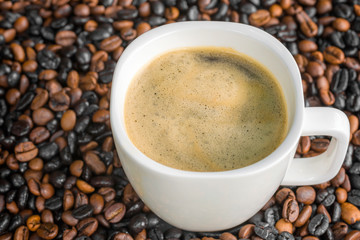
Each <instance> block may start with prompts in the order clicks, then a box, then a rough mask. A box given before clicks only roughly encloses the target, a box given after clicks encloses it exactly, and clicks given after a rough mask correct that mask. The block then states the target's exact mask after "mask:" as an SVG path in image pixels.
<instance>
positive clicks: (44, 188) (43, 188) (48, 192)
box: [40, 183, 55, 199]
mask: <svg viewBox="0 0 360 240" xmlns="http://www.w3.org/2000/svg"><path fill="white" fill-rule="evenodd" d="M40 194H41V196H42V197H43V198H44V199H49V198H51V197H52V196H54V194H55V189H54V187H53V186H52V185H51V184H50V183H42V184H41V185H40Z"/></svg>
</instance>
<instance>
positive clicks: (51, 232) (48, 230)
mask: <svg viewBox="0 0 360 240" xmlns="http://www.w3.org/2000/svg"><path fill="white" fill-rule="evenodd" d="M58 231H59V228H58V226H57V225H56V224H53V223H43V224H41V225H40V227H39V228H38V229H37V230H36V233H37V235H38V236H39V237H41V238H43V239H54V238H55V237H56V236H57V234H58Z"/></svg>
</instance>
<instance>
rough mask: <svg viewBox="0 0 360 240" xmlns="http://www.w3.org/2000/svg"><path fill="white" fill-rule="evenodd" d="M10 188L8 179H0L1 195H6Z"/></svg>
mask: <svg viewBox="0 0 360 240" xmlns="http://www.w3.org/2000/svg"><path fill="white" fill-rule="evenodd" d="M10 188H11V184H10V183H9V182H8V181H7V180H6V179H0V193H6V192H8V191H9V190H10Z"/></svg>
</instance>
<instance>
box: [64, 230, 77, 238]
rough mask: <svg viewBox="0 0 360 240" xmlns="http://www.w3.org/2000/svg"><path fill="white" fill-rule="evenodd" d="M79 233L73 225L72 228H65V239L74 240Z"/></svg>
mask: <svg viewBox="0 0 360 240" xmlns="http://www.w3.org/2000/svg"><path fill="white" fill-rule="evenodd" d="M76 235H77V230H76V228H75V227H72V228H71V229H69V228H68V229H65V231H64V233H63V240H73V239H74V238H75V237H76Z"/></svg>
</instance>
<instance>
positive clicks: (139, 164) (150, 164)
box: [111, 22, 304, 231]
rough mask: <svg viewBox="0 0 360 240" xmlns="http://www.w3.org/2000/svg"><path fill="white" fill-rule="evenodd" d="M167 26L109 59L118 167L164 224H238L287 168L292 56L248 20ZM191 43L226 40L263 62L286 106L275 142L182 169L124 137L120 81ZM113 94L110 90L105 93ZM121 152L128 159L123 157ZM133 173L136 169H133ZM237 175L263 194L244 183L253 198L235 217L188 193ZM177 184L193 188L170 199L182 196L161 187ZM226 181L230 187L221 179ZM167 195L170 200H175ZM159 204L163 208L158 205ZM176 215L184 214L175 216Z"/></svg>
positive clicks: (296, 126)
mask: <svg viewBox="0 0 360 240" xmlns="http://www.w3.org/2000/svg"><path fill="white" fill-rule="evenodd" d="M171 25H174V24H169V25H165V26H162V27H159V28H156V29H153V30H151V31H150V32H147V33H145V34H143V35H142V36H140V37H138V38H137V39H136V40H134V41H133V42H132V43H131V44H130V45H129V46H128V47H127V48H126V50H125V51H124V53H123V55H122V56H121V58H120V60H119V62H118V63H117V64H118V65H117V67H116V69H115V72H114V80H113V83H112V93H111V95H112V96H111V123H112V129H113V133H114V139H115V144H116V147H117V151H118V153H119V156H120V159H121V160H122V164H123V168H124V170H125V172H126V174H127V176H128V177H129V180H130V182H131V183H132V185H133V187H134V188H135V190H136V192H137V193H138V194H139V196H140V197H141V198H142V200H143V201H144V202H145V204H147V205H148V206H149V207H150V208H151V209H152V210H153V211H154V212H155V213H156V214H158V215H159V216H160V217H161V218H163V219H164V220H166V221H168V222H169V223H170V224H173V225H175V226H177V227H179V228H183V229H186V230H196V231H209V230H220V229H225V228H228V227H232V226H234V225H235V224H234V223H235V222H237V223H238V224H239V223H241V222H243V221H245V220H246V219H248V218H249V217H251V216H252V214H254V213H256V211H258V210H259V209H260V208H261V207H262V206H263V204H265V203H266V201H267V200H268V199H270V197H271V196H272V194H273V193H274V192H275V191H276V189H277V187H278V186H279V185H280V183H281V180H282V178H283V177H284V174H285V171H286V168H287V164H286V163H285V162H286V161H287V160H284V159H285V158H286V157H284V155H287V157H288V158H290V156H291V157H292V156H293V154H294V152H295V148H296V144H297V142H298V140H299V136H300V132H301V128H302V118H303V109H304V103H303V93H302V85H301V77H300V73H299V70H298V68H297V64H296V62H295V61H294V59H293V57H292V55H291V54H290V53H289V52H288V50H287V49H286V48H285V47H284V46H283V45H282V43H281V42H279V41H278V40H276V39H275V38H274V37H272V36H271V35H270V34H268V33H266V32H264V31H262V30H259V29H256V28H254V27H251V26H247V25H243V24H238V23H224V22H185V23H175V25H176V27H172V26H171ZM175 25H174V26H175ZM196 46H202V47H206V46H209V47H210V46H218V47H230V48H232V49H234V50H236V51H239V52H241V53H244V54H246V55H248V56H250V57H252V58H254V59H256V60H257V61H258V62H260V63H261V64H263V65H264V66H265V67H266V68H267V69H269V70H270V71H271V72H272V73H273V74H274V76H275V78H276V79H277V80H278V82H279V83H280V85H281V88H282V91H283V93H284V96H285V100H286V105H287V111H288V129H287V135H286V138H285V139H284V141H283V142H282V144H281V145H280V146H279V147H278V148H277V149H276V150H275V151H274V152H273V153H271V154H270V155H269V156H268V157H266V158H265V159H263V160H261V161H259V162H257V163H255V164H252V165H250V166H247V167H245V168H241V169H235V170H229V171H224V172H189V171H182V170H177V169H173V168H169V167H166V166H164V165H161V164H159V163H157V162H155V161H153V160H151V159H149V158H147V157H146V156H145V155H144V154H142V153H141V152H140V151H139V150H138V149H137V148H136V147H135V146H134V145H133V144H132V143H131V141H130V139H129V137H128V136H127V134H126V129H125V122H124V103H125V96H126V92H127V88H128V86H129V84H130V82H131V81H132V80H133V78H134V76H135V74H136V73H137V72H138V71H139V70H140V69H141V68H142V67H143V66H144V65H146V64H147V63H149V62H150V61H151V60H153V59H154V58H155V57H157V56H159V55H161V54H163V53H166V52H168V51H170V50H174V49H178V48H183V47H196ZM114 94H115V95H116V96H113V95H114ZM115 108H116V110H115ZM128 159H131V160H129V161H128ZM123 161H124V162H123ZM279 166H281V167H279ZM271 167H273V168H280V170H279V174H278V175H281V174H283V175H282V176H271V174H274V175H276V174H277V173H276V172H273V173H271V170H269V168H271ZM265 168H266V169H267V170H266V171H267V172H269V174H267V175H266V174H265V175H266V176H264V177H263V178H264V179H263V180H264V183H262V182H261V181H260V180H258V178H259V176H260V173H259V172H261V171H262V170H261V169H265ZM134 169H138V173H136V172H134ZM139 173H140V174H141V175H143V176H138V175H139ZM154 173H155V174H154ZM251 174H252V175H253V176H252V178H248V177H247V176H248V175H251ZM171 175H176V177H177V179H171V180H168V179H167V178H168V177H169V176H171ZM240 175H242V176H241V177H243V179H245V178H246V179H250V181H253V182H254V183H252V184H257V185H261V184H262V185H264V186H262V188H263V189H266V190H261V191H262V192H263V193H262V194H261V196H258V197H255V196H257V195H259V193H256V189H249V190H248V193H247V194H249V198H253V199H254V200H252V201H248V202H244V203H243V204H251V203H252V204H253V205H256V206H252V207H251V208H252V209H251V210H250V209H245V208H244V209H242V208H241V207H239V208H237V209H234V210H235V211H236V210H240V209H241V211H243V212H242V213H241V214H238V215H241V217H239V216H237V215H236V214H232V213H231V211H234V210H228V209H226V206H223V209H219V210H218V211H214V212H213V213H211V214H210V213H208V212H209V209H211V208H213V203H206V202H203V203H202V202H201V200H195V198H202V197H204V198H207V197H208V195H207V192H208V191H211V190H210V188H211V186H209V190H207V189H206V190H204V192H203V193H196V191H197V192H198V191H199V189H203V188H204V186H206V184H207V185H211V184H212V181H214V182H213V185H214V188H215V189H220V188H221V186H222V185H221V184H220V183H219V185H218V186H217V184H218V183H217V182H216V181H217V180H219V179H221V178H227V179H229V178H231V177H232V176H236V178H238V176H240ZM261 176H263V175H261ZM201 178H203V179H201ZM267 178H268V179H267ZM194 179H196V180H194ZM243 179H240V178H238V179H236V180H235V181H233V182H234V184H237V185H239V186H240V187H243V186H246V183H244V182H241V181H242V180H243ZM269 179H271V180H269ZM197 180H199V183H196V182H194V181H197ZM202 180H204V182H201V181H202ZM144 181H145V183H144ZM148 181H152V182H153V183H154V184H159V185H162V186H159V188H156V186H152V185H151V183H147V182H148ZM266 181H268V182H266ZM271 181H273V182H271ZM164 182H165V183H164ZM206 182H207V183H206ZM270 182H271V183H270ZM166 184H167V185H166ZM186 184H188V185H186ZM165 185H166V186H165ZM177 186H178V188H179V191H182V192H186V191H187V190H184V189H185V188H186V186H188V187H191V188H193V189H194V190H193V192H191V191H192V190H191V191H190V190H189V193H186V194H193V195H194V199H190V198H184V199H181V200H178V202H176V201H177V200H176V198H182V197H183V196H182V195H181V192H180V193H177V192H175V191H173V192H172V190H169V189H172V188H173V187H177ZM148 188H151V191H152V193H151V194H149V193H148V191H149V190H148ZM162 188H163V189H166V188H167V190H166V191H170V192H172V193H167V192H164V191H165V190H163V189H162ZM197 188H198V189H197ZM205 188H207V187H205ZM229 188H234V189H235V188H236V186H229ZM222 191H223V190H219V193H220V194H221V192H222ZM223 192H224V193H223V194H225V195H229V194H230V190H229V191H227V190H226V189H224V191H223ZM228 192H229V193H228ZM164 194H168V195H169V196H162V195H164ZM177 194H179V195H177ZM159 195H160V196H159ZM171 195H177V197H176V196H173V197H172V196H171ZM195 195H197V196H195ZM210 195H211V194H210ZM210 195H209V196H210ZM236 196H241V193H237V194H234V197H236ZM164 197H169V199H170V198H172V199H171V200H169V201H167V200H166V199H165V200H164V199H160V198H164ZM224 197H230V196H224ZM223 200H224V199H222V198H219V199H218V200H216V201H218V202H221V204H224V205H229V206H230V205H234V204H237V203H236V201H235V200H229V201H228V200H227V199H226V200H224V201H223ZM159 201H160V203H159ZM170 201H175V203H172V202H170ZM214 201H215V200H214ZM176 204H178V205H181V204H184V205H186V207H184V208H183V209H179V210H177V209H176ZM191 204H193V206H188V205H191ZM238 204H241V203H238ZM200 206H203V208H204V210H203V211H202V210H199V208H201V207H200ZM162 208H166V210H164V209H162ZM180 208H181V207H180ZM222 212H224V214H223V215H224V216H221V213H222ZM179 214H180V215H181V214H182V215H184V216H179ZM230 215H233V216H230ZM213 217H217V218H218V220H217V223H216V222H215V223H212V222H210V220H209V221H207V220H206V219H208V218H213ZM227 218H228V219H227ZM189 219H192V220H189ZM200 221H203V222H204V223H203V225H201V226H200V224H198V225H199V226H197V225H196V224H192V223H191V222H193V223H196V222H200Z"/></svg>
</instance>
